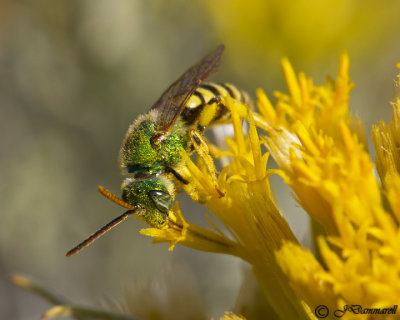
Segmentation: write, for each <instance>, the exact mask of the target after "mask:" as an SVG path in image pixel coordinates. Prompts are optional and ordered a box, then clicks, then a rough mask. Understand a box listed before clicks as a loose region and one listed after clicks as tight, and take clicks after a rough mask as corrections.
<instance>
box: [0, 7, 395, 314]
mask: <svg viewBox="0 0 400 320" xmlns="http://www.w3.org/2000/svg"><path fill="white" fill-rule="evenodd" d="M244 3H245V4H244ZM322 3H323V4H322ZM398 7H399V5H397V4H396V2H395V1H383V2H376V1H372V0H371V1H356V0H352V1H333V0H331V1H324V2H320V1H311V0H310V1H298V2H296V3H293V2H292V1H278V0H276V1H262V0H260V1H255V0H253V1H248V2H244V1H236V0H232V1H227V0H225V1H223V0H220V1H212V0H209V1H184V0H173V1H161V0H153V1H145V0H114V1H108V0H84V1H77V0H60V1H50V0H33V1H28V0H26V1H23V0H21V1H15V0H1V1H0V133H1V134H0V146H1V149H0V188H1V189H0V214H1V216H0V276H1V277H0V314H1V315H0V318H1V319H17V320H22V319H23V320H30V319H38V317H39V316H40V314H41V313H42V312H43V311H44V310H45V309H46V308H47V307H49V305H48V304H47V303H45V302H43V301H42V300H41V299H40V298H38V297H36V296H33V295H32V294H30V293H27V292H25V291H23V290H21V289H19V288H15V287H13V286H11V285H10V284H8V282H7V280H6V275H7V274H10V273H13V272H20V273H23V274H26V275H29V276H31V277H33V278H34V279H36V280H37V281H39V282H40V283H42V284H43V285H44V286H46V287H48V288H50V289H52V290H54V291H55V292H58V293H60V294H62V295H64V296H66V297H68V298H71V299H72V300H73V301H74V302H76V303H80V304H84V305H91V306H98V305H100V303H99V301H101V300H102V299H104V298H105V297H107V298H112V299H115V300H117V301H122V299H123V294H124V290H125V288H131V287H134V286H135V283H137V282H138V281H145V280H146V279H152V278H157V277H158V276H160V275H161V274H163V272H164V270H165V269H168V268H169V269H172V270H174V268H175V267H176V266H179V268H184V269H185V270H186V271H185V272H187V273H189V274H191V277H193V278H194V279H195V282H197V286H198V290H199V291H200V292H201V296H202V299H203V300H204V303H205V305H206V308H207V309H206V312H207V314H208V316H220V315H221V314H222V313H223V311H224V310H229V309H231V308H232V306H233V304H234V302H235V299H236V295H237V290H238V288H239V286H240V283H241V277H242V275H241V270H242V268H243V265H242V263H241V262H240V261H238V260H237V259H234V258H231V257H226V256H218V255H213V254H208V253H202V252H194V251H192V250H189V249H186V248H183V247H179V246H177V248H176V249H175V251H174V252H172V253H171V252H168V251H167V246H166V245H152V244H151V239H149V238H145V237H144V236H140V235H139V234H138V231H139V230H140V229H141V228H142V227H144V225H143V224H142V223H140V222H137V221H136V220H135V219H129V220H128V221H126V222H124V223H123V224H122V225H120V226H119V227H118V229H116V230H113V231H112V232H110V233H109V234H108V235H106V236H105V237H104V238H102V239H101V240H98V241H97V242H96V243H95V244H94V245H93V246H91V247H90V248H88V249H87V250H85V251H84V252H82V253H81V254H79V255H77V256H74V257H72V258H68V259H67V258H65V256H64V254H65V252H66V251H67V250H68V249H70V248H71V247H72V246H73V245H75V244H76V243H77V242H79V241H81V240H83V238H84V237H86V236H87V235H89V234H90V233H91V232H93V231H95V230H96V228H98V227H100V226H102V225H103V224H105V223H106V222H108V221H109V220H110V219H112V218H113V217H115V216H117V215H119V214H120V213H121V209H120V208H119V207H117V206H116V205H114V204H113V203H111V202H109V201H107V200H106V199H104V198H102V197H101V196H100V195H99V194H98V192H97V189H96V188H97V185H99V184H101V185H104V186H106V187H107V188H109V189H110V190H112V191H114V192H116V193H117V194H119V186H120V183H121V178H120V173H119V169H118V165H117V161H116V159H117V154H118V150H119V147H120V143H121V141H122V138H123V136H124V134H125V130H126V129H127V127H128V125H129V124H130V122H131V121H132V120H134V119H135V117H136V116H137V115H138V114H140V113H143V112H145V111H146V110H147V109H148V108H149V107H150V106H151V104H152V103H153V102H154V101H155V100H156V99H157V98H158V96H159V95H160V94H161V93H162V91H163V90H164V89H165V88H166V87H167V86H168V85H169V84H170V82H172V81H173V80H175V79H176V78H177V77H178V76H179V75H180V74H181V73H182V72H183V71H185V69H186V68H187V67H189V66H190V65H192V64H193V63H195V62H196V61H197V60H198V59H199V58H201V57H202V56H203V55H204V54H205V53H207V52H208V51H210V50H211V49H213V48H214V47H215V46H216V45H218V44H219V43H225V44H226V51H225V53H224V57H223V62H222V64H221V66H220V67H219V70H218V72H217V73H216V74H214V76H213V77H212V79H214V80H216V81H229V82H232V83H234V84H236V85H237V86H240V87H242V88H244V89H246V90H247V91H248V92H249V93H250V94H251V95H252V96H253V97H254V90H255V89H256V88H257V87H262V88H264V89H265V90H266V92H267V94H268V95H270V96H271V97H272V93H273V91H274V90H276V89H280V90H284V88H285V87H284V84H283V79H282V75H281V73H280V66H279V58H280V57H281V56H288V57H289V58H290V60H291V61H292V63H293V65H294V67H295V69H296V70H298V71H300V70H304V71H306V72H307V73H308V74H309V75H311V76H313V77H314V79H315V81H316V82H320V83H321V82H323V81H324V79H325V76H326V75H327V74H331V75H333V76H335V74H336V68H337V64H338V60H339V55H340V53H341V52H343V51H344V50H347V51H348V52H349V54H350V58H351V75H352V79H353V81H355V82H356V87H355V89H354V91H353V98H352V100H351V108H352V110H353V111H354V112H355V113H357V114H359V115H360V116H361V117H362V118H363V119H365V120H366V127H367V130H368V131H369V128H370V125H371V123H373V122H375V121H376V120H377V119H379V118H384V119H388V118H389V114H390V108H389V101H390V100H391V99H392V95H393V92H394V91H393V87H392V85H393V79H394V78H395V75H396V69H395V63H396V62H397V61H400V46H399V42H398V35H399V32H400V20H399V19H398V17H397V16H398V12H400V11H399V8H398ZM272 180H273V182H274V185H275V192H276V194H277V197H278V202H279V204H280V206H281V208H282V210H283V212H284V214H285V216H287V217H289V221H290V223H291V225H292V227H293V229H294V231H295V233H296V234H297V235H298V237H299V239H300V240H301V241H303V243H305V244H306V245H308V244H309V238H308V229H307V228H306V225H307V221H306V219H305V214H304V213H303V212H301V210H298V209H296V208H295V204H294V202H293V201H292V200H291V199H290V198H289V194H290V192H289V190H287V188H285V187H283V186H282V182H281V181H280V179H279V178H277V177H273V178H272ZM178 198H179V199H181V200H182V199H184V198H185V196H184V195H180V196H179V197H178ZM194 207H195V208H196V210H194V209H193V208H194ZM182 212H183V213H184V215H185V216H186V217H187V219H189V220H191V221H194V222H196V221H197V222H198V223H204V217H203V216H204V213H205V212H206V211H205V209H204V208H202V207H201V206H199V205H197V204H193V203H192V202H190V201H185V200H183V203H182ZM176 269H177V268H176Z"/></svg>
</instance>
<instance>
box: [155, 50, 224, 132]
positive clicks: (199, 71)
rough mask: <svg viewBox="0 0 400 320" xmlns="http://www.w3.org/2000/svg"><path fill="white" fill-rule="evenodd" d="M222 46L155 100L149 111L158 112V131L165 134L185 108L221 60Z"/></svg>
mask: <svg viewBox="0 0 400 320" xmlns="http://www.w3.org/2000/svg"><path fill="white" fill-rule="evenodd" d="M223 51H224V45H223V44H221V45H219V46H218V47H217V48H216V49H215V50H214V51H212V52H211V53H209V54H208V55H206V56H205V57H204V58H203V59H202V60H201V61H199V62H198V63H197V64H195V65H194V66H193V67H191V68H190V69H189V70H187V71H186V72H185V73H184V74H183V75H182V76H181V77H180V78H179V79H178V80H176V81H175V82H174V83H173V84H172V85H171V86H170V87H169V88H168V89H167V90H166V91H165V92H164V93H163V94H162V96H161V97H160V99H158V100H157V102H156V103H155V104H154V105H153V106H152V107H151V109H150V110H154V109H156V110H159V112H160V115H159V119H158V120H159V122H158V123H157V125H158V128H157V129H158V130H159V131H160V133H161V134H162V133H164V134H165V133H167V132H168V131H169V130H170V129H171V127H172V126H173V124H174V123H175V121H176V120H177V119H178V117H179V115H180V114H181V112H182V111H183V109H184V108H185V104H186V102H187V101H188V99H189V98H190V96H191V95H192V94H193V93H194V92H195V90H196V89H197V88H198V87H199V85H200V84H201V83H202V81H203V80H204V79H205V78H207V76H208V75H209V74H210V72H211V71H212V70H213V69H214V68H215V66H216V65H217V64H218V62H219V61H220V59H221V55H222V52H223Z"/></svg>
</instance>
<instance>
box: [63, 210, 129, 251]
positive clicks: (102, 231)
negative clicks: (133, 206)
mask: <svg viewBox="0 0 400 320" xmlns="http://www.w3.org/2000/svg"><path fill="white" fill-rule="evenodd" d="M134 212H135V210H128V211H126V212H125V213H123V214H122V215H120V216H119V217H117V218H115V219H114V220H112V221H110V222H109V223H107V224H106V225H105V226H104V227H102V228H100V229H99V230H97V231H96V232H95V233H93V234H92V235H90V236H89V237H88V238H87V239H85V240H83V241H82V242H81V243H80V244H78V245H77V246H76V247H74V248H72V249H71V250H69V251H68V252H67V254H66V256H67V257H70V256H72V255H74V254H75V253H78V252H79V251H81V250H83V249H84V248H86V247H88V246H89V245H91V244H92V242H94V241H95V240H97V239H98V238H100V237H101V236H102V235H103V234H105V233H106V232H108V231H110V230H111V229H112V228H114V227H115V226H116V225H118V224H120V223H121V222H122V221H124V220H125V219H126V218H128V216H129V215H131V214H132V213H134Z"/></svg>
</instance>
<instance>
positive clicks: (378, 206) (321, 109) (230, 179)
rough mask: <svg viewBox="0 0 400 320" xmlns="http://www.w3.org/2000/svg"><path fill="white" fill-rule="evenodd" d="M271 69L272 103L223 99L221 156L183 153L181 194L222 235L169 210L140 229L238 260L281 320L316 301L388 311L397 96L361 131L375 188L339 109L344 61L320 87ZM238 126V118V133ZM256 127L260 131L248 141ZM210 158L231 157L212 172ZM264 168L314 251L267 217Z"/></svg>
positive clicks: (393, 285) (398, 288)
mask: <svg viewBox="0 0 400 320" xmlns="http://www.w3.org/2000/svg"><path fill="white" fill-rule="evenodd" d="M282 66H283V71H284V75H285V79H286V82H287V85H288V88H289V94H284V93H281V92H276V93H275V98H276V102H275V104H274V105H272V103H271V102H270V100H269V99H268V97H267V96H266V95H265V93H264V92H263V91H261V90H258V92H257V98H258V99H257V104H258V109H259V111H260V114H258V113H255V112H251V111H248V110H247V109H246V108H245V107H244V106H243V105H241V104H239V103H237V102H235V101H231V100H228V101H226V102H227V105H228V107H229V108H230V111H231V114H232V124H233V127H234V133H235V136H234V138H233V139H229V138H228V139H227V145H228V147H229V150H228V151H223V152H221V151H219V150H216V148H215V147H213V146H211V145H209V144H208V143H207V142H206V141H202V143H201V144H200V145H198V146H197V154H198V160H197V164H194V163H193V162H192V160H191V159H190V158H189V157H188V156H186V157H185V161H186V168H185V170H187V176H188V177H191V180H190V182H191V183H190V186H191V187H190V188H189V187H187V190H186V191H187V192H188V193H189V194H190V195H191V196H192V198H193V199H194V200H196V201H199V200H201V201H203V202H205V205H206V206H207V208H208V209H209V210H210V211H211V212H212V213H213V214H214V215H215V216H216V217H217V218H218V220H219V221H220V222H222V224H223V225H224V226H225V228H226V229H227V230H228V232H229V234H228V235H225V234H224V233H223V232H222V231H221V230H220V229H219V227H218V226H217V225H216V224H215V223H213V222H211V220H210V224H211V227H212V228H211V229H212V230H208V229H199V227H197V226H193V225H191V224H189V223H188V222H186V221H184V219H183V217H182V216H181V214H180V212H179V210H178V208H176V210H175V215H176V216H174V215H173V216H172V218H171V222H170V223H169V226H168V227H167V228H165V229H163V230H159V229H146V230H144V231H142V232H143V233H144V234H146V235H150V236H153V237H155V238H156V239H155V240H156V241H169V242H170V244H171V248H173V246H174V245H175V244H176V243H181V244H182V245H186V246H189V247H192V248H195V249H200V250H206V251H210V252H222V253H229V254H233V255H235V256H238V257H241V258H242V259H244V260H246V261H248V262H249V263H250V264H251V265H252V267H253V271H254V273H255V275H256V278H257V280H258V281H259V283H260V285H261V288H262V289H263V292H264V294H265V296H266V298H267V301H268V302H269V303H270V305H271V307H272V308H273V310H274V311H275V313H276V315H277V316H279V317H280V318H282V319H302V318H303V319H306V318H313V317H314V315H313V312H314V310H315V307H316V306H318V305H321V304H323V305H326V306H327V307H328V308H329V310H335V309H338V308H339V309H340V308H343V306H344V305H346V304H347V305H351V304H357V305H362V306H363V307H366V308H379V307H381V308H384V307H388V306H393V305H394V304H396V302H397V301H399V299H400V285H399V284H400V278H399V275H400V256H399V255H400V252H399V250H398V248H400V233H399V228H398V223H399V218H400V200H399V199H400V191H399V190H400V176H399V169H400V151H399V140H400V122H399V119H400V113H399V110H400V99H398V100H397V101H396V102H395V103H394V104H393V110H394V111H393V114H394V116H393V121H392V123H391V124H390V126H386V125H385V124H384V123H380V124H379V125H378V126H376V127H375V128H374V130H373V137H374V142H375V145H376V149H377V168H378V172H379V174H380V177H381V179H382V182H383V186H384V187H383V188H382V187H381V186H380V184H379V181H378V179H377V178H376V176H375V174H374V164H373V162H372V161H371V159H370V156H369V154H368V151H367V149H366V142H365V140H366V139H365V134H364V132H363V130H362V125H361V122H360V120H359V119H357V118H354V117H352V116H351V115H350V113H349V108H348V101H349V97H350V91H351V89H352V87H353V84H352V83H351V82H350V80H349V75H348V68H349V60H348V56H347V55H346V54H344V55H342V57H341V60H340V64H339V72H338V76H337V79H336V81H334V80H332V79H328V80H327V83H326V85H324V86H316V85H314V84H313V82H312V80H311V79H310V78H307V77H306V76H305V74H304V73H300V74H299V76H296V75H295V73H294V71H293V69H292V67H291V65H290V63H289V61H288V60H286V59H283V60H282ZM243 119H245V120H247V121H248V123H249V134H248V136H247V137H246V136H245V135H244V134H243V128H242V124H241V121H242V120H243ZM256 126H258V127H260V128H262V129H263V130H264V131H265V132H266V135H262V136H259V135H258V133H257V129H256ZM262 144H265V145H266V146H267V148H268V150H269V152H270V154H271V155H272V156H273V157H274V159H275V161H276V162H277V163H278V165H279V166H280V170H275V171H274V170H267V169H266V165H267V160H268V156H269V154H268V153H265V154H262V153H261V145H262ZM210 154H212V155H213V156H214V157H215V158H218V157H220V156H229V157H231V159H232V161H231V163H230V164H229V165H227V166H225V167H224V168H223V170H222V171H221V172H220V173H219V175H216V170H215V168H214V167H213V164H212V159H211V158H210ZM273 173H278V174H280V175H281V176H282V177H284V180H285V182H286V183H287V184H288V185H289V186H290V187H291V188H292V190H293V191H294V193H295V196H296V199H297V201H298V203H299V204H300V205H301V206H302V207H303V208H304V209H305V211H306V212H307V213H308V214H309V215H310V217H311V218H312V220H313V223H314V224H315V225H316V226H318V228H316V230H317V229H318V230H321V232H319V234H318V235H319V236H318V238H317V239H316V244H317V245H318V248H316V251H318V254H316V255H313V254H312V253H311V252H310V251H308V250H306V249H304V248H303V247H301V246H300V245H299V244H298V242H297V240H296V239H295V237H294V236H293V234H292V232H291V230H290V227H289V226H288V224H287V223H286V221H285V220H284V218H283V217H282V215H281V213H280V212H279V209H278V208H277V206H276V204H275V201H274V199H273V195H272V192H271V188H270V185H269V182H268V177H269V176H270V175H271V174H273ZM231 239H232V240H231ZM346 316H351V315H345V317H346ZM352 316H354V314H353V315H352Z"/></svg>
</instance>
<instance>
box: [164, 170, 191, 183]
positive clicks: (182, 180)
mask: <svg viewBox="0 0 400 320" xmlns="http://www.w3.org/2000/svg"><path fill="white" fill-rule="evenodd" d="M165 172H166V173H172V174H173V175H174V176H175V178H176V179H177V180H178V181H180V182H182V183H183V184H189V181H187V180H186V179H185V178H184V177H182V176H181V175H180V174H179V173H178V172H176V171H175V170H174V169H172V168H170V167H167V168H165Z"/></svg>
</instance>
